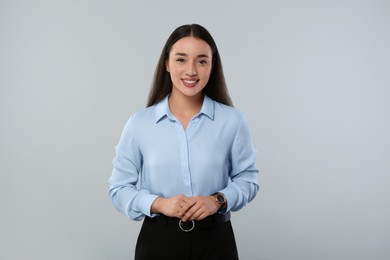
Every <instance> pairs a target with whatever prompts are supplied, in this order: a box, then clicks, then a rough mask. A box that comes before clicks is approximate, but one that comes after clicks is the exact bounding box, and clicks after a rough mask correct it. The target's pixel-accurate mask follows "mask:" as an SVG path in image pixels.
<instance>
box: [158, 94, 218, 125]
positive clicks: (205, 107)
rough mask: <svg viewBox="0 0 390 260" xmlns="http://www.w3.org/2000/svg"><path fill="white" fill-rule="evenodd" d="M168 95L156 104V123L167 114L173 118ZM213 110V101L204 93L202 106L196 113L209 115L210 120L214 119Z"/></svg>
mask: <svg viewBox="0 0 390 260" xmlns="http://www.w3.org/2000/svg"><path fill="white" fill-rule="evenodd" d="M168 97H169V95H168V96H166V97H165V98H164V99H163V100H161V101H160V102H159V103H157V105H156V115H155V121H156V124H157V123H158V122H159V121H160V120H161V119H162V118H163V117H165V116H167V117H168V118H169V119H171V120H174V119H173V115H172V113H171V110H170V109H169V103H168ZM214 110H215V108H214V101H213V100H212V99H211V98H209V97H208V96H206V95H204V99H203V104H202V108H201V109H200V112H199V114H198V115H201V114H204V115H206V116H207V117H209V118H210V119H211V120H214V115H215V113H214Z"/></svg>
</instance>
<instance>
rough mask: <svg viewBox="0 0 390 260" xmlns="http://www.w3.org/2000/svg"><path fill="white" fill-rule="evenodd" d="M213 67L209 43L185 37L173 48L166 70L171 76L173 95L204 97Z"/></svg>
mask: <svg viewBox="0 0 390 260" xmlns="http://www.w3.org/2000/svg"><path fill="white" fill-rule="evenodd" d="M211 65H212V51H211V48H210V46H209V45H208V44H207V42H205V41H203V40H201V39H198V38H194V37H184V38H182V39H180V40H178V41H177V42H176V43H175V44H174V45H173V46H172V48H171V52H170V54H169V58H168V59H167V61H166V69H167V71H168V72H169V73H170V74H171V80H172V95H182V96H183V95H184V96H186V97H195V96H198V95H202V90H203V88H204V87H205V86H206V84H207V82H208V80H209V77H210V73H211Z"/></svg>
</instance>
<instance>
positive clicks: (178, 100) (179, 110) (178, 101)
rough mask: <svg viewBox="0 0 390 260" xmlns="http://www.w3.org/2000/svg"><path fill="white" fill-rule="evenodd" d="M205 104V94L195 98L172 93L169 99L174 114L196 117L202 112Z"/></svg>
mask: <svg viewBox="0 0 390 260" xmlns="http://www.w3.org/2000/svg"><path fill="white" fill-rule="evenodd" d="M202 104H203V93H199V95H196V96H193V97H187V96H184V95H177V93H174V92H172V93H171V95H170V97H169V108H170V109H171V112H172V113H173V114H181V115H195V114H197V113H199V112H200V109H201V108H202Z"/></svg>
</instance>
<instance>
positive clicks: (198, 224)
mask: <svg viewBox="0 0 390 260" xmlns="http://www.w3.org/2000/svg"><path fill="white" fill-rule="evenodd" d="M230 217H231V214H230V212H228V213H226V214H225V215H222V214H218V213H217V214H214V215H211V216H208V217H206V218H204V219H202V220H189V221H187V222H183V221H181V219H179V218H175V217H167V216H165V215H159V216H156V217H154V218H149V217H146V218H145V221H151V222H156V223H160V224H164V225H166V226H168V227H172V228H177V229H181V230H182V231H184V232H190V231H194V230H199V229H206V228H213V227H215V226H218V225H219V224H222V223H226V222H228V221H229V220H230Z"/></svg>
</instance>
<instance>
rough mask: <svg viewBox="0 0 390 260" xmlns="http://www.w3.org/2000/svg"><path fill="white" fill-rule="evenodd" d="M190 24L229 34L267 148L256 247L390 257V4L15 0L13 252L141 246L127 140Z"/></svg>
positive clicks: (2, 227)
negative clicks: (118, 148)
mask: <svg viewBox="0 0 390 260" xmlns="http://www.w3.org/2000/svg"><path fill="white" fill-rule="evenodd" d="M187 23H199V24H202V25H204V26H205V27H206V28H208V29H209V31H210V32H211V34H212V35H213V36H214V38H215V40H216V42H217V45H218V47H219V50H220V53H221V56H222V61H223V65H224V71H225V76H226V80H227V83H228V87H229V90H230V93H231V96H232V98H233V101H234V105H235V107H236V108H238V109H239V110H241V111H242V112H244V114H245V115H246V117H247V118H248V121H249V124H250V127H251V130H252V133H253V139H254V143H255V146H256V147H257V149H258V150H259V157H258V166H259V168H260V174H259V181H260V183H261V190H260V192H259V194H258V196H257V197H256V199H255V200H254V201H253V202H252V203H251V204H249V205H248V206H247V207H246V208H244V209H243V210H241V211H239V212H237V213H235V214H233V226H234V229H235V231H236V238H237V243H238V247H239V254H240V256H241V259H243V260H256V259H264V260H328V259H331V260H339V259H340V260H344V259H354V260H360V259H361V260H367V259H370V260H384V259H390V247H389V244H390V203H389V199H390V189H389V184H390V176H389V175H390V137H389V136H390V134H389V133H390V102H389V101H390V90H389V88H390V73H389V68H390V50H389V49H390V47H389V46H390V30H389V25H390V2H389V1H387V0H382V1H380V0H365V1H364V0H349V1H348V0H337V1H336V0H326V1H325V0H323V1H321V0H317V1H312V0H296V1H287V0H263V1H216V0H214V1H206V0H198V1H179V0H165V1H159V0H155V1H125V0H123V1H108V0H106V1H104V0H77V1H76V0H57V1H56V0H36V1H27V0H25V1H23V0H8V1H7V0H0V119H1V121H0V160H1V161H0V203H1V204H0V259H4V260H16V259H17V260H19V259H20V260H24V259H29V260H34V259H39V260H42V259H56V260H65V259H66V260H68V259H76V260H108V259H118V260H122V259H123V260H124V259H132V258H133V255H134V247H135V241H136V239H137V235H138V232H139V229H140V225H141V222H134V221H131V220H128V219H127V218H126V217H125V216H123V215H121V214H119V213H118V212H117V211H116V210H115V209H114V208H113V207H112V205H111V202H110V200H109V197H108V182H107V180H108V178H109V176H110V174H111V170H112V164H111V163H112V159H113V157H114V147H115V145H116V144H117V142H118V139H119V135H120V133H121V131H122V128H123V126H124V124H125V122H126V121H127V119H128V118H129V116H130V115H131V114H132V113H134V112H135V111H138V110H141V109H143V108H144V107H145V104H146V98H147V94H148V91H149V87H150V83H151V80H152V77H153V74H154V69H155V66H156V63H157V60H158V57H159V55H160V52H161V49H162V47H163V44H164V43H165V41H166V39H167V37H168V36H169V34H170V33H171V32H172V31H173V30H174V29H175V28H176V27H178V26H180V25H182V24H187ZM221 246H223V245H221Z"/></svg>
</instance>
